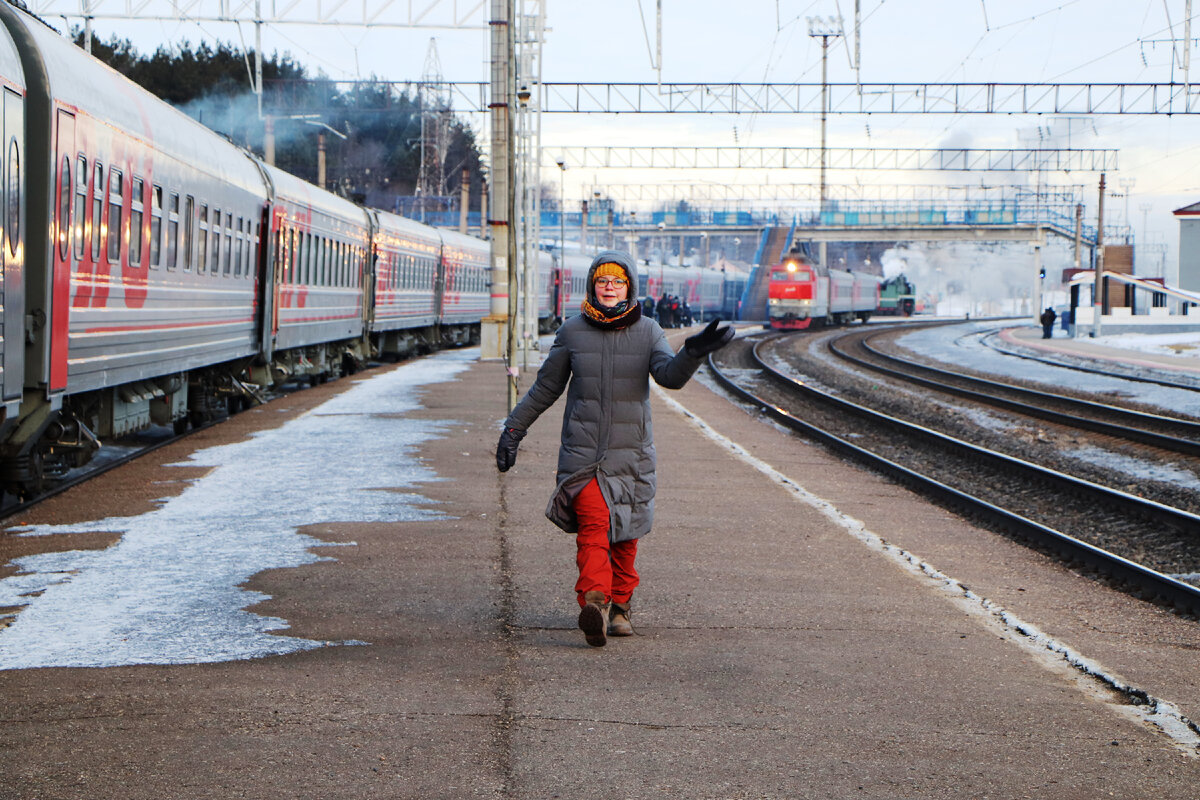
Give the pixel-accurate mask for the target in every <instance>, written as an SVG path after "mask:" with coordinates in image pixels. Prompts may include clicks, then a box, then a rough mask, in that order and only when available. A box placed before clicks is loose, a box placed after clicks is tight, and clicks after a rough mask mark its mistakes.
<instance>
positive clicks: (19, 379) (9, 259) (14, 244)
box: [0, 89, 71, 403]
mask: <svg viewBox="0 0 1200 800" xmlns="http://www.w3.org/2000/svg"><path fill="white" fill-rule="evenodd" d="M3 105H4V109H3V122H2V123H0V125H2V127H3V141H4V223H3V231H4V238H3V241H2V242H0V244H2V245H3V255H2V256H0V269H3V275H4V281H3V287H2V288H0V291H2V292H3V297H0V308H3V310H4V340H3V348H4V349H3V352H2V353H0V359H2V363H3V394H4V401H5V402H6V403H7V402H8V401H16V400H20V399H21V394H22V390H23V387H24V384H25V369H24V363H23V361H24V359H23V355H24V349H25V348H24V341H25V335H24V323H25V203H26V199H25V193H24V192H23V191H22V190H21V188H22V186H24V184H23V183H22V181H21V177H22V176H21V161H22V158H23V157H24V149H25V148H24V147H23V146H22V143H23V141H24V138H25V137H24V135H23V133H24V130H25V103H24V100H23V99H22V97H21V96H20V95H19V94H17V93H16V92H14V91H12V90H11V89H5V90H4V102H3ZM70 196H71V192H70V187H68V188H67V198H68V203H69V202H70ZM64 235H65V234H64Z"/></svg>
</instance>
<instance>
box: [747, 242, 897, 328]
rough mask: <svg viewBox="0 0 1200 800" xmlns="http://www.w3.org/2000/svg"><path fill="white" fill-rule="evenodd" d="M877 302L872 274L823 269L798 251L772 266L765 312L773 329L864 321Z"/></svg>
mask: <svg viewBox="0 0 1200 800" xmlns="http://www.w3.org/2000/svg"><path fill="white" fill-rule="evenodd" d="M878 305H879V279H878V278H877V277H875V276H874V275H866V274H864V273H858V272H847V271H845V270H838V269H828V268H824V267H821V266H820V265H819V264H817V263H815V262H814V261H812V260H811V259H809V258H807V257H805V256H804V255H803V254H801V253H797V252H792V253H789V254H788V257H787V258H786V259H785V260H784V261H783V262H782V263H780V264H776V265H775V266H773V267H771V270H770V283H769V286H768V289H767V311H768V315H769V317H770V320H771V322H770V324H771V327H772V328H779V329H802V328H807V327H809V326H810V325H817V326H820V325H844V324H846V323H849V322H851V321H853V320H854V319H859V320H861V321H863V322H866V321H867V320H868V319H869V318H870V316H871V314H872V312H873V311H874V310H875V308H876V307H877V306H878Z"/></svg>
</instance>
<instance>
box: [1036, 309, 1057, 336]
mask: <svg viewBox="0 0 1200 800" xmlns="http://www.w3.org/2000/svg"><path fill="white" fill-rule="evenodd" d="M1039 319H1041V321H1042V338H1043V339H1049V338H1050V337H1051V336H1053V335H1054V320H1056V319H1058V314H1055V313H1054V309H1053V308H1047V309H1046V310H1045V311H1043V312H1042V316H1041V317H1039Z"/></svg>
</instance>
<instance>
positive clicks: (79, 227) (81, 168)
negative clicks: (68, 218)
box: [75, 156, 88, 259]
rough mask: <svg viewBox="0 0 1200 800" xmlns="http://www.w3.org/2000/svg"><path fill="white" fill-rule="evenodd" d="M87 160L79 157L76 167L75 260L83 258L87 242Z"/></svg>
mask: <svg viewBox="0 0 1200 800" xmlns="http://www.w3.org/2000/svg"><path fill="white" fill-rule="evenodd" d="M87 179H88V172H87V159H86V158H84V157H83V156H79V158H78V160H77V161H76V165H75V258H77V259H82V258H83V243H84V242H85V241H87V238H86V235H87V231H86V229H85V227H84V222H85V219H86V217H87Z"/></svg>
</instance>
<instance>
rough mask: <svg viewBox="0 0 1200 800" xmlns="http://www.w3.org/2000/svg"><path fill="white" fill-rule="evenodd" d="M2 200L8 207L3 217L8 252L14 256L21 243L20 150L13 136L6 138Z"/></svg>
mask: <svg viewBox="0 0 1200 800" xmlns="http://www.w3.org/2000/svg"><path fill="white" fill-rule="evenodd" d="M4 202H5V205H6V206H7V209H8V213H7V214H6V215H5V219H4V227H5V230H6V235H7V238H8V252H9V253H11V254H12V255H14V256H15V255H16V254H17V248H18V247H20V245H21V151H20V150H19V149H18V147H17V138H16V137H15V136H14V137H12V138H11V139H9V140H8V187H7V191H5V192H4Z"/></svg>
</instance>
